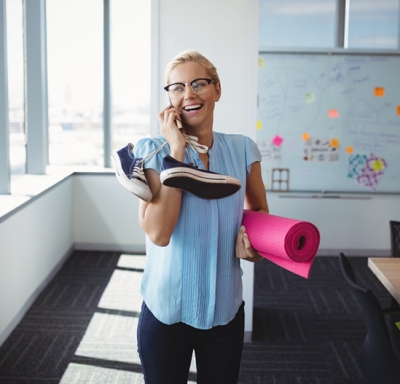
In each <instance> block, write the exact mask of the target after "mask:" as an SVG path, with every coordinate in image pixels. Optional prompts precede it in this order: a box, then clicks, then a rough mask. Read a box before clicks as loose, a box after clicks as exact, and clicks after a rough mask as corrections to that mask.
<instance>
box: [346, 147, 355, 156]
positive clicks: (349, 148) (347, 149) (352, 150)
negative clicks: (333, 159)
mask: <svg viewBox="0 0 400 384" xmlns="http://www.w3.org/2000/svg"><path fill="white" fill-rule="evenodd" d="M353 152H354V148H353V147H346V153H348V154H349V155H351V154H352V153H353Z"/></svg>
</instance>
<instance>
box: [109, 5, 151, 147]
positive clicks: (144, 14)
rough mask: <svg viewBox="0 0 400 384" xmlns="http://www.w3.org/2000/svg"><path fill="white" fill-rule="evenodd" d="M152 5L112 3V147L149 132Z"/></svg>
mask: <svg viewBox="0 0 400 384" xmlns="http://www.w3.org/2000/svg"><path fill="white" fill-rule="evenodd" d="M150 5H151V2H150V1H132V0H118V1H114V2H112V3H111V6H112V9H111V81H112V83H111V88H112V109H113V115H112V116H113V118H112V149H113V150H116V149H120V148H122V147H125V146H126V145H127V143H129V142H132V143H134V144H135V143H136V142H137V141H138V140H139V139H140V138H142V137H144V136H148V135H149V133H150V67H151V65H150V11H151V7H150Z"/></svg>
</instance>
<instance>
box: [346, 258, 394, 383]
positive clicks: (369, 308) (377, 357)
mask: <svg viewBox="0 0 400 384" xmlns="http://www.w3.org/2000/svg"><path fill="white" fill-rule="evenodd" d="M340 268H341V270H342V273H343V276H344V277H345V279H346V281H347V282H348V283H349V284H350V286H351V287H353V288H354V290H355V293H356V296H357V299H358V302H359V303H360V306H361V310H362V312H363V315H364V319H365V322H366V325H367V335H366V338H365V340H364V342H363V344H362V346H361V354H360V362H361V367H362V369H363V372H364V376H365V379H366V381H367V383H374V384H376V383H386V384H392V383H393V384H398V383H400V361H399V360H398V359H397V357H396V354H395V352H394V350H393V347H392V344H391V340H390V335H389V331H388V328H387V324H386V321H385V318H384V315H383V312H382V308H381V305H380V304H379V301H378V299H377V298H376V296H375V295H374V293H373V292H372V291H370V290H369V289H366V288H364V287H361V286H360V285H359V284H358V283H357V280H356V278H355V274H354V271H353V268H352V266H351V264H350V262H349V260H348V259H347V258H346V256H345V255H344V254H343V253H340Z"/></svg>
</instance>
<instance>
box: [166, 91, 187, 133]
mask: <svg viewBox="0 0 400 384" xmlns="http://www.w3.org/2000/svg"><path fill="white" fill-rule="evenodd" d="M168 98H169V105H170V106H171V108H174V106H173V104H172V101H171V98H170V97H169V96H168ZM175 123H176V126H177V127H178V129H182V128H183V125H182V122H181V121H180V120H177V119H175Z"/></svg>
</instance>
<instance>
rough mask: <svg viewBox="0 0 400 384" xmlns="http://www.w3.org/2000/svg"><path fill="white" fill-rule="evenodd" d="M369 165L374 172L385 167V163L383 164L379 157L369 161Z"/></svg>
mask: <svg viewBox="0 0 400 384" xmlns="http://www.w3.org/2000/svg"><path fill="white" fill-rule="evenodd" d="M371 167H372V169H373V170H374V171H375V172H379V171H380V170H381V169H385V164H383V162H382V160H381V159H376V160H375V161H373V162H372V163H371Z"/></svg>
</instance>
